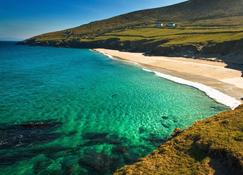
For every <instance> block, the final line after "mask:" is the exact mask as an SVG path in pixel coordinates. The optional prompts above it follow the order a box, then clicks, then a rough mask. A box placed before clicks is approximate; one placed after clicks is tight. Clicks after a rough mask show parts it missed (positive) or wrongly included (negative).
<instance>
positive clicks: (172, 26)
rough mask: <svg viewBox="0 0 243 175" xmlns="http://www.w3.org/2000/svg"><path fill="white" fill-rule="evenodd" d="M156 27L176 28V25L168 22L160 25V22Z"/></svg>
mask: <svg viewBox="0 0 243 175" xmlns="http://www.w3.org/2000/svg"><path fill="white" fill-rule="evenodd" d="M156 26H157V27H158V28H176V27H177V24H176V23H174V22H168V23H161V22H158V23H157V24H156Z"/></svg>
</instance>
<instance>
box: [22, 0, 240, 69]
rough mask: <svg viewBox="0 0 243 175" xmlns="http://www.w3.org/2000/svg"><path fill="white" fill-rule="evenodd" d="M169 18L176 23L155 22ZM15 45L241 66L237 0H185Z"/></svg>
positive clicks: (168, 19) (234, 66)
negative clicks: (167, 25) (207, 60)
mask: <svg viewBox="0 0 243 175" xmlns="http://www.w3.org/2000/svg"><path fill="white" fill-rule="evenodd" d="M171 21H172V22H174V23H176V24H177V25H178V27H177V28H174V29H171V28H159V27H157V26H156V24H158V23H162V22H165V23H166V22H171ZM21 43H22V44H29V45H45V46H55V47H76V48H108V49H117V50H123V51H132V52H144V53H145V54H148V55H164V56H184V57H193V58H202V57H203V58H210V57H216V58H218V59H219V60H223V61H224V62H226V63H227V64H228V65H229V67H233V68H237V69H240V70H243V68H242V65H243V59H242V55H243V51H242V49H241V47H242V45H243V0H189V1H185V2H182V3H179V4H175V5H171V6H167V7H160V8H154V9H147V10H140V11H136V12H131V13H127V14H124V15H119V16H116V17H113V18H109V19H105V20H101V21H95V22H91V23H89V24H84V25H81V26H78V27H74V28H71V29H66V30H63V31H57V32H51V33H47V34H42V35H39V36H35V37H33V38H30V39H27V40H25V41H23V42H21Z"/></svg>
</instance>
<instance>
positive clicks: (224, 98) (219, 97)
mask: <svg viewBox="0 0 243 175" xmlns="http://www.w3.org/2000/svg"><path fill="white" fill-rule="evenodd" d="M143 70H144V71H147V72H153V73H154V74H155V75H157V76H159V77H162V78H165V79H167V80H170V81H173V82H176V83H179V84H184V85H188V86H191V87H194V88H196V89H199V90H201V91H203V92H204V93H206V94H207V95H208V96H209V97H210V98H212V99H214V100H215V101H216V102H218V103H221V104H224V105H226V106H228V107H230V108H231V109H235V108H236V107H238V106H239V105H240V104H241V102H240V101H239V100H237V99H235V98H233V97H231V96H228V95H226V94H224V93H222V92H220V91H218V90H216V89H214V88H211V87H209V86H206V85H204V84H201V83H197V82H192V81H188V80H185V79H182V78H178V77H175V76H171V75H167V74H163V73H161V72H157V71H152V70H149V69H146V68H143Z"/></svg>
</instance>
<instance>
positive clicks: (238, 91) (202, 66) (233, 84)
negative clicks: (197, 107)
mask: <svg viewBox="0 0 243 175" xmlns="http://www.w3.org/2000/svg"><path fill="white" fill-rule="evenodd" d="M94 50H95V51H97V52H100V53H103V54H105V55H109V56H112V57H114V58H117V59H121V60H124V61H129V62H132V63H137V64H139V65H141V66H142V67H144V68H146V69H148V70H151V71H153V72H155V73H156V74H157V75H158V76H159V74H161V75H160V76H161V77H163V78H167V79H170V80H172V81H173V79H174V78H179V79H180V80H178V79H177V81H182V80H183V81H184V80H185V81H187V82H184V83H183V82H179V83H182V84H187V85H190V86H193V87H196V88H198V89H200V90H202V91H204V92H205V93H207V95H209V96H210V97H211V98H213V99H215V100H216V101H218V102H220V103H223V104H225V105H227V106H229V107H231V108H235V107H236V106H237V105H239V104H240V103H241V102H243V101H242V98H243V77H241V71H238V70H234V69H229V68H226V66H227V65H226V64H225V63H223V62H213V61H207V60H199V59H189V58H182V57H165V56H145V55H143V54H142V53H131V52H121V51H117V50H109V49H94ZM167 75H169V76H170V77H167ZM171 77H174V78H171ZM175 81H176V80H175ZM189 82H190V83H189ZM188 83H189V84H188ZM191 83H193V84H191ZM205 88H206V89H205ZM213 91H214V92H213Z"/></svg>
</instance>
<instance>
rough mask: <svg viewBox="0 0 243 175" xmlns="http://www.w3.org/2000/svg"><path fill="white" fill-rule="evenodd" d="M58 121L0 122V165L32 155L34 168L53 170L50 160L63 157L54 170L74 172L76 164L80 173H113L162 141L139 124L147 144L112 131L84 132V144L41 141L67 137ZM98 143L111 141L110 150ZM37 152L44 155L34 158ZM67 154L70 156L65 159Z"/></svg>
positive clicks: (37, 155) (64, 172) (34, 169)
mask: <svg viewBox="0 0 243 175" xmlns="http://www.w3.org/2000/svg"><path fill="white" fill-rule="evenodd" d="M61 125H62V123H61V122H58V121H55V120H48V121H33V122H28V123H22V124H15V125H6V126H0V133H1V135H0V152H1V155H0V166H1V167H6V166H11V165H13V164H15V163H17V162H20V161H26V160H27V161H29V160H31V161H32V159H33V160H34V161H33V162H32V163H33V166H32V170H33V172H34V173H35V174H40V172H44V173H45V174H46V173H47V174H48V173H51V172H52V171H51V170H50V169H48V167H49V166H50V165H51V164H52V163H53V161H55V160H59V159H60V158H63V161H61V163H60V164H61V167H60V171H59V172H56V173H59V174H60V173H61V174H67V175H68V174H72V173H74V172H75V173H77V168H75V167H77V166H78V167H79V169H80V172H79V173H81V174H112V172H114V171H115V170H116V169H117V168H119V167H121V166H123V165H124V164H131V163H133V162H135V161H137V160H138V158H140V157H141V156H145V155H146V154H148V153H149V152H150V151H151V146H152V147H154V146H159V145H160V144H161V143H162V142H163V141H164V140H163V139H161V138H159V137H158V136H156V135H155V134H150V133H146V130H145V129H142V128H140V130H139V132H141V134H143V136H144V137H143V141H144V142H146V143H147V144H141V145H136V146H134V145H132V143H131V141H129V139H127V138H125V137H120V136H118V135H116V134H114V133H108V132H107V133H106V132H104V133H100V132H87V133H83V134H82V135H81V137H82V139H83V140H84V142H83V144H81V145H79V146H76V147H65V146H60V145H57V146H53V145H52V146H46V145H41V144H45V143H49V142H51V141H54V140H56V139H58V138H62V137H64V136H65V137H69V136H67V135H65V134H61V133H59V132H57V129H58V128H59V127H60V126H61ZM74 134H75V133H74ZM146 136H147V137H146ZM99 145H110V147H111V150H110V152H105V151H99V150H97V149H96V146H99ZM40 155H43V156H44V159H41V160H39V159H37V158H35V157H39V156H40ZM68 157H72V159H71V160H70V161H64V160H66V159H67V158H68Z"/></svg>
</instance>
